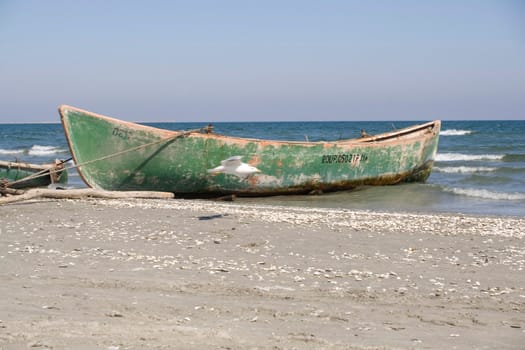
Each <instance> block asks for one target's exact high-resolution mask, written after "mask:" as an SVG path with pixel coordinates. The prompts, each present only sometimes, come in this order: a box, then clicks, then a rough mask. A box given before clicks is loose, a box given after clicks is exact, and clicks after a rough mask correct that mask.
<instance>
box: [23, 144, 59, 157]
mask: <svg viewBox="0 0 525 350" xmlns="http://www.w3.org/2000/svg"><path fill="white" fill-rule="evenodd" d="M63 152H64V150H63V149H62V148H59V147H55V146H40V145H34V146H33V147H31V148H30V149H29V151H28V154H29V155H31V156H48V155H51V154H58V153H63Z"/></svg>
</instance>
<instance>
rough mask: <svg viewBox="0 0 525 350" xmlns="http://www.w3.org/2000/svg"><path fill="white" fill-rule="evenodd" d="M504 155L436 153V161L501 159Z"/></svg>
mask: <svg viewBox="0 0 525 350" xmlns="http://www.w3.org/2000/svg"><path fill="white" fill-rule="evenodd" d="M504 157H505V155H504V154H461V153H438V154H437V156H436V161H438V162H454V161H460V160H466V161H472V160H501V159H503V158H504Z"/></svg>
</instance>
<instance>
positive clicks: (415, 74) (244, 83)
mask: <svg viewBox="0 0 525 350" xmlns="http://www.w3.org/2000/svg"><path fill="white" fill-rule="evenodd" d="M60 104H69V105H74V106H77V107H80V108H84V109H88V110H91V111H94V112H98V113H101V114H106V115H110V116H113V117H117V118H121V119H126V120H131V121H255V120H257V121H274V120H390V119H395V120H415V119H417V120H430V119H435V118H439V119H525V1H520V0H516V1H507V0H492V1H484V0H471V1H468V0H463V1H461V0H441V1H419V0H414V1H404V0H398V1H391V0H384V1H374V0H371V1H358V0H356V1H352V0H347V1H343V0H341V1H330V0H325V1H321V0H317V1H309V0H299V1H287V0H276V1H272V0H265V1H250V0H239V1H228V0H216V1H213V0H209V1H204V0H203V1H199V0H191V1H190V0H187V1H129V0H128V1H108V0H103V1H96V0H95V1H94V0H89V1H88V0H85V1H83V0H78V1H69V0H63V1H56V0H46V1H41V0H35V1H24V0H17V1H14V0H13V1H5V0H0V122H39V121H45V122H59V116H58V113H57V106H58V105H60Z"/></svg>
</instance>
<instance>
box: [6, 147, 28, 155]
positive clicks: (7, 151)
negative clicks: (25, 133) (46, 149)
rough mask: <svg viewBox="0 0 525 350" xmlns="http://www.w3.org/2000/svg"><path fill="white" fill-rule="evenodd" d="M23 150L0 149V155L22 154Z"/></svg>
mask: <svg viewBox="0 0 525 350" xmlns="http://www.w3.org/2000/svg"><path fill="white" fill-rule="evenodd" d="M23 153H24V150H23V149H1V148H0V154H23Z"/></svg>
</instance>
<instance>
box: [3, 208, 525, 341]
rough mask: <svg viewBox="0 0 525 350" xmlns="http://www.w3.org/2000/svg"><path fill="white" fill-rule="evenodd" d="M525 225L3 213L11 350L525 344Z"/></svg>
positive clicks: (299, 216) (325, 213)
mask: <svg viewBox="0 0 525 350" xmlns="http://www.w3.org/2000/svg"><path fill="white" fill-rule="evenodd" d="M524 227H525V220H524V219H519V218H503V217H473V216H463V215H423V214H415V213H414V214H406V213H405V214H402V213H373V212H366V211H349V210H329V209H326V210H322V209H311V208H310V209H302V208H281V207H269V206H257V205H252V204H250V205H247V204H242V205H239V204H236V203H232V204H228V203H217V202H209V201H185V200H147V201H145V200H126V201H122V200H119V201H117V200H75V201H73V200H61V201H57V200H49V201H48V200H39V201H32V202H26V203H18V204H12V205H8V206H3V207H0V266H1V271H0V295H1V296H2V297H1V298H0V349H2V350H5V349H28V348H30V349H48V348H49V349H109V350H117V349H211V348H213V349H524V348H525V244H524V242H525V233H524V232H525V229H524Z"/></svg>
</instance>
